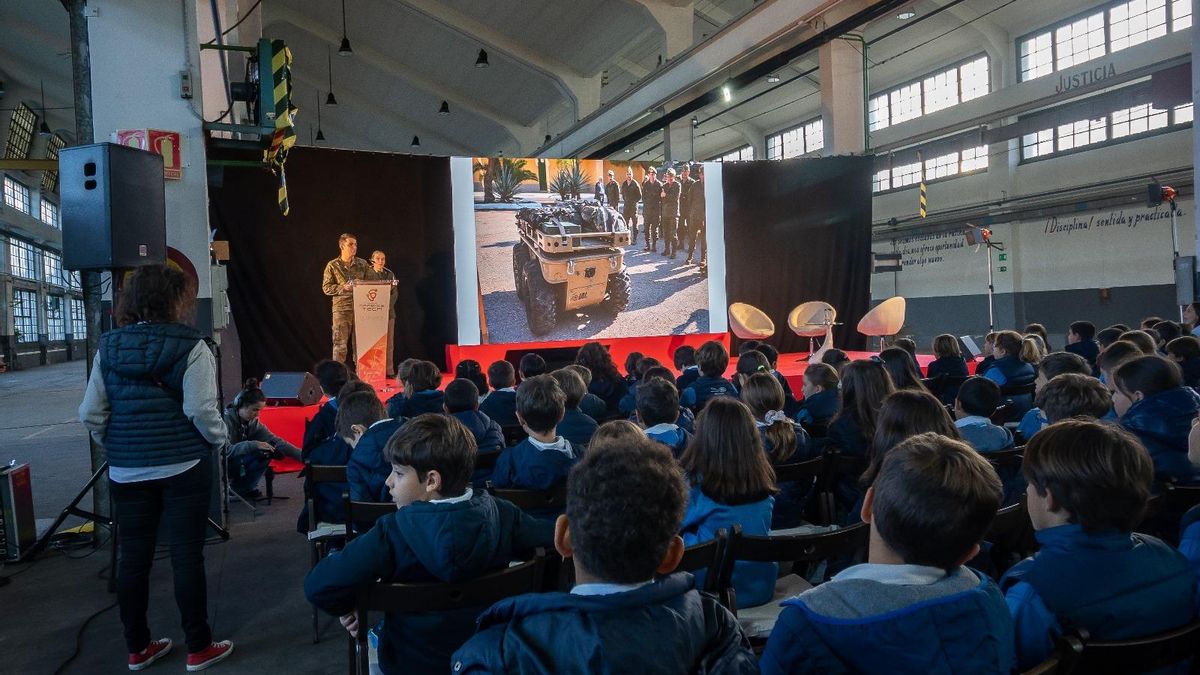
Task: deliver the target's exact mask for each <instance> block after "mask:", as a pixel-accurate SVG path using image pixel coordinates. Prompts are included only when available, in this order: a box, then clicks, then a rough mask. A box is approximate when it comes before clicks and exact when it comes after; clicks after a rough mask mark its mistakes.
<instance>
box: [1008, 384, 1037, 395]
mask: <svg viewBox="0 0 1200 675" xmlns="http://www.w3.org/2000/svg"><path fill="white" fill-rule="evenodd" d="M1036 391H1037V383H1036V382H1030V383H1029V384H1006V385H1004V386H1003V387H1000V395H1001V396H1022V395H1025V394H1028V395H1029V396H1033V394H1034V392H1036Z"/></svg>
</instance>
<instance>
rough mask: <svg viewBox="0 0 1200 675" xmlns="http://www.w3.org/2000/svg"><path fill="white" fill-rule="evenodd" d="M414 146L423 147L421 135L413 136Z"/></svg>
mask: <svg viewBox="0 0 1200 675" xmlns="http://www.w3.org/2000/svg"><path fill="white" fill-rule="evenodd" d="M412 147H414V148H419V147H421V139H420V138H419V137H417V136H413V142H412Z"/></svg>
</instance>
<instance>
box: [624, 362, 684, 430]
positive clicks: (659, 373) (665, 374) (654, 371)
mask: <svg viewBox="0 0 1200 675" xmlns="http://www.w3.org/2000/svg"><path fill="white" fill-rule="evenodd" d="M656 377H657V378H661V379H663V380H666V381H667V382H669V383H671V384H675V375H674V374H672V373H671V371H670V370H667V368H666V366H655V367H654V368H651V369H650V370H647V371H646V374H645V375H643V376H642V381H643V382H647V381H649V380H651V379H653V378H656ZM675 391H676V392H678V391H679V387H678V386H676V388H675ZM629 419H630V421H633V422H636V421H637V406H634V410H633V414H632V415H630V416H629ZM675 424H678V425H679V428H680V429H683V430H684V431H686V432H688V433H689V434H694V433H696V413H694V412H692V411H691V410H690V409H688V408H685V407H683V406H682V405H681V406H679V419H677V420H675Z"/></svg>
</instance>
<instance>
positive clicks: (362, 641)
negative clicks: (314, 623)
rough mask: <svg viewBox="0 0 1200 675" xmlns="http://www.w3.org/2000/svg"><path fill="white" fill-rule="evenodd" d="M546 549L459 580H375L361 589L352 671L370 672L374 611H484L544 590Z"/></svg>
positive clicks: (354, 674) (357, 674)
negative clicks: (530, 557) (369, 643)
mask: <svg viewBox="0 0 1200 675" xmlns="http://www.w3.org/2000/svg"><path fill="white" fill-rule="evenodd" d="M544 564H545V557H544V552H543V551H540V550H539V551H538V553H537V555H536V556H534V558H533V560H530V561H528V562H524V563H521V564H520V565H514V566H512V567H508V568H505V569H502V570H498V571H496V572H492V573H491V574H486V575H484V576H482V577H478V578H476V579H472V580H470V581H464V582H462V583H457V584H447V583H421V584H415V583H414V584H408V583H373V584H368V585H366V586H363V587H362V588H360V589H359V591H358V599H357V602H356V604H355V609H354V612H355V614H356V615H357V618H358V636H357V637H355V636H351V637H350V640H349V643H350V654H349V655H350V673H351V675H366V674H367V673H369V672H370V665H369V663H368V649H367V630H368V629H369V628H370V626H371V624H370V622H369V621H368V617H369V615H370V613H371V612H390V613H396V614H403V613H418V612H419V613H425V612H446V611H451V610H456V609H467V608H473V607H478V608H480V610H481V611H482V610H483V609H486V608H487V607H490V606H492V605H493V604H495V603H496V602H498V601H500V600H503V599H504V598H510V597H513V596H515V595H522V594H525V593H538V592H541V590H542V579H543V569H542V567H543V565H544Z"/></svg>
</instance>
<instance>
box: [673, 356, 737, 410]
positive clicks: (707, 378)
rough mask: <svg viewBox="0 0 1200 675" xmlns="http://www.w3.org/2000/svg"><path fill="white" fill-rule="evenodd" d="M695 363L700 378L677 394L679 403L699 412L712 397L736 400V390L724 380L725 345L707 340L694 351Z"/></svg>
mask: <svg viewBox="0 0 1200 675" xmlns="http://www.w3.org/2000/svg"><path fill="white" fill-rule="evenodd" d="M696 363H697V364H698V365H699V366H700V377H697V378H696V379H695V380H694V381H693V382H692V383H691V384H690V385H688V386H687V387H685V388H684V389H681V390H680V392H679V402H680V403H681V404H682V405H683V406H685V407H687V408H691V409H692V410H694V411H697V412H698V411H700V410H701V409H703V408H704V404H705V403H708V399H710V398H712V397H714V396H732V397H734V398H737V395H738V392H737V389H736V388H735V387H734V386H733V383H732V382H730V381H729V380H727V379H725V369H726V368H728V367H729V352H727V351H725V345H723V344H721V343H720V342H717V341H716V340H709V341H708V342H705V343H704V344H703V345H700V349H699V350H697V351H696Z"/></svg>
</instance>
